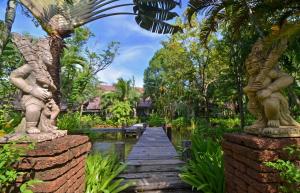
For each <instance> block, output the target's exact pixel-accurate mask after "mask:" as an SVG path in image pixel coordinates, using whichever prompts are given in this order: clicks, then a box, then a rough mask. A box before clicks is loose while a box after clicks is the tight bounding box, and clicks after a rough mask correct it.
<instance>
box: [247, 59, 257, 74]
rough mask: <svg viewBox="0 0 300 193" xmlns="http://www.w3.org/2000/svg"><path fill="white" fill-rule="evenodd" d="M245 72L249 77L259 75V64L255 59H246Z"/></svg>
mask: <svg viewBox="0 0 300 193" xmlns="http://www.w3.org/2000/svg"><path fill="white" fill-rule="evenodd" d="M246 70H247V72H248V73H249V74H250V75H256V74H258V73H259V62H258V61H257V59H256V58H255V57H254V58H253V57H250V58H248V59H247V61H246Z"/></svg>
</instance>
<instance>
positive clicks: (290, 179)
mask: <svg viewBox="0 0 300 193" xmlns="http://www.w3.org/2000/svg"><path fill="white" fill-rule="evenodd" d="M284 150H285V151H286V152H287V153H288V154H289V155H290V157H294V158H295V157H296V158H297V159H300V148H299V147H297V146H289V147H286V148H284ZM265 165H266V166H268V167H270V168H273V169H275V170H278V171H279V172H280V173H279V175H280V177H281V179H282V180H283V181H284V185H283V186H280V187H279V189H280V191H282V192H284V193H300V168H299V166H297V165H295V163H293V162H291V161H289V160H282V159H278V160H276V161H275V162H266V163H265Z"/></svg>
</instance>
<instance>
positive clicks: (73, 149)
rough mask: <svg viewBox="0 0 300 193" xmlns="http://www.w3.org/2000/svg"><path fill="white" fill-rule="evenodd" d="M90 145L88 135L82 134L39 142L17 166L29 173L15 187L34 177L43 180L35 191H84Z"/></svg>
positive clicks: (64, 192)
mask: <svg viewBox="0 0 300 193" xmlns="http://www.w3.org/2000/svg"><path fill="white" fill-rule="evenodd" d="M90 148H91V143H90V142H89V139H88V137H86V136H79V135H68V136H64V137H60V138H57V139H54V140H51V141H45V142H40V143H37V144H36V146H35V149H34V150H31V151H29V152H27V155H26V156H25V157H24V158H22V159H21V161H20V162H19V163H17V164H16V165H15V167H16V168H17V169H18V171H23V172H25V175H24V176H22V177H20V178H19V179H18V180H17V183H16V184H15V186H16V187H17V186H19V185H20V184H21V183H22V182H24V181H26V180H28V179H29V178H30V179H38V180H42V181H43V182H42V183H39V184H35V185H34V187H33V188H32V190H33V191H34V192H35V193H54V192H55V193H67V192H68V193H83V192H84V188H85V160H86V157H87V153H88V152H89V151H90ZM15 189H17V188H15ZM17 192H18V191H17Z"/></svg>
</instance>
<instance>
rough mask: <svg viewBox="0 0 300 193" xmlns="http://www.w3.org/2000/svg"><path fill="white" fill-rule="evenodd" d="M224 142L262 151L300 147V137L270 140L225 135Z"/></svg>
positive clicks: (244, 135)
mask: <svg viewBox="0 0 300 193" xmlns="http://www.w3.org/2000/svg"><path fill="white" fill-rule="evenodd" d="M224 140H226V141H230V142H232V143H236V144H240V145H242V146H246V147H250V148H254V149H262V150H277V149H282V148H284V147H286V146H290V145H298V146H300V137H298V138H268V137H259V136H255V135H249V134H246V133H231V134H225V135H224Z"/></svg>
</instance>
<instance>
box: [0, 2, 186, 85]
mask: <svg viewBox="0 0 300 193" xmlns="http://www.w3.org/2000/svg"><path fill="white" fill-rule="evenodd" d="M186 4H187V0H183V6H182V8H181V9H176V12H177V13H179V14H182V13H183V11H184V8H185V7H186ZM5 9H6V1H0V19H1V20H2V19H3V18H4V14H5ZM124 10H126V9H124ZM87 27H89V29H90V30H91V31H92V32H93V33H94V34H95V37H93V38H92V39H90V40H89V42H88V45H89V47H90V48H92V49H94V50H102V49H104V48H105V47H106V45H107V44H109V43H110V42H111V41H118V42H120V50H119V55H118V56H117V57H116V59H115V61H114V62H113V64H112V65H111V66H109V67H108V68H107V69H106V70H104V71H102V72H99V73H98V77H99V79H100V80H101V81H104V82H106V83H114V82H115V81H116V80H117V78H119V77H123V78H126V79H129V78H132V76H134V77H135V81H136V85H137V86H142V85H143V73H144V70H145V68H147V66H148V63H149V61H150V59H151V58H152V56H153V55H154V53H155V51H157V50H158V49H159V48H161V45H160V42H161V41H162V40H164V39H166V38H167V37H168V36H167V35H159V34H154V33H151V32H148V31H146V30H144V29H141V28H140V27H139V26H138V25H137V24H136V23H135V20H134V17H132V16H113V17H108V18H103V19H100V20H97V21H94V22H92V23H89V24H87ZM12 31H13V32H19V33H23V32H28V33H30V34H32V35H34V36H38V37H41V36H45V35H46V34H45V32H44V31H43V30H42V29H41V28H40V27H36V26H35V25H34V23H33V22H32V21H31V19H30V18H27V17H26V16H25V15H23V14H22V13H21V9H20V8H18V10H17V16H16V20H15V23H14V25H13V29H12Z"/></svg>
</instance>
